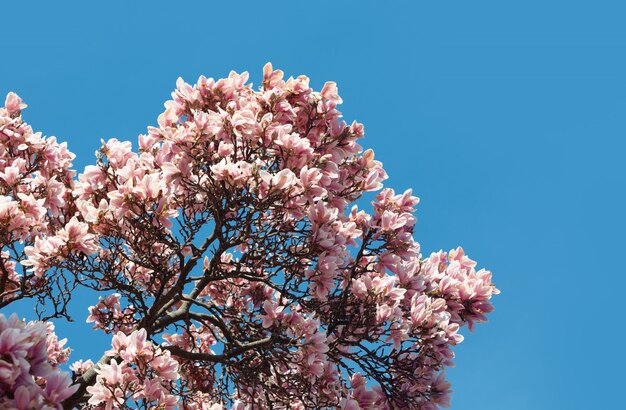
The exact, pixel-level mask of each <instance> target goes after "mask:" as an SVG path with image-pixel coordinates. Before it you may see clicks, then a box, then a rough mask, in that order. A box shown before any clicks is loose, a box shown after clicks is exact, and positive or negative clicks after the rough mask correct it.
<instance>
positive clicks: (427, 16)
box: [0, 1, 626, 410]
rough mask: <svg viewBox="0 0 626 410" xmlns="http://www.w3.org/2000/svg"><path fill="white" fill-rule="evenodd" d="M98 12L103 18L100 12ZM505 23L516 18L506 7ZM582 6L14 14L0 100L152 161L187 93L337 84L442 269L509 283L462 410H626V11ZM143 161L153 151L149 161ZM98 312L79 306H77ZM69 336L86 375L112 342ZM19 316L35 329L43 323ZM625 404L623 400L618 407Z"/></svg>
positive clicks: (25, 7) (459, 399)
mask: <svg viewBox="0 0 626 410" xmlns="http://www.w3.org/2000/svg"><path fill="white" fill-rule="evenodd" d="M87 3H90V4H87ZM503 3H506V4H503ZM621 4H624V3H621V2H618V1H615V2H603V1H595V2H577V1H550V2H547V1H524V2H502V1H471V2H470V1H445V2H444V1H430V2H425V1H397V2H387V4H385V5H384V6H383V2H369V1H358V2H357V1H353V2H327V1H315V2H286V1H285V2H281V1H271V2H270V1H267V2H249V3H246V2H232V3H228V2H223V4H221V5H220V4H217V3H215V4H210V3H209V2H198V3H189V2H176V4H175V3H174V2H158V1H153V2H124V3H122V2H112V1H109V2H107V3H106V6H100V5H93V4H91V2H73V3H69V2H64V3H63V5H62V4H61V2H58V3H57V2H54V3H53V2H49V3H48V2H45V3H44V2H41V3H35V2H27V1H22V2H5V3H3V5H2V9H1V14H2V17H1V18H0V38H1V42H0V47H1V50H2V59H1V61H0V94H2V96H4V95H5V94H6V93H7V92H8V91H10V90H13V91H16V92H17V93H19V94H20V96H22V97H23V98H24V100H25V102H27V103H28V104H29V108H28V109H27V110H26V112H25V118H26V120H27V121H28V122H30V123H31V124H32V125H33V126H34V128H35V129H36V130H41V131H43V132H44V133H45V134H46V135H56V136H58V137H59V139H60V140H64V141H68V142H69V145H70V148H71V150H72V151H74V152H75V153H76V154H77V156H78V157H77V159H76V161H75V168H76V169H78V170H82V169H83V168H84V166H85V165H88V164H90V163H92V162H93V161H94V156H93V153H94V151H95V150H96V149H97V148H98V147H99V144H100V138H105V139H108V138H110V137H116V138H119V139H130V140H132V141H133V142H134V141H136V136H137V134H139V133H142V132H145V129H146V126H148V125H154V124H155V123H156V117H157V115H158V114H159V113H160V112H161V111H162V107H163V106H162V103H163V102H164V101H165V100H167V99H168V98H169V93H170V92H171V90H172V89H173V88H174V84H175V81H176V78H177V77H178V76H182V77H183V78H184V79H185V80H187V82H195V80H196V79H197V77H198V76H199V75H200V74H205V75H207V76H212V77H216V78H219V77H223V76H225V75H227V74H228V72H229V70H231V69H233V70H236V71H244V70H248V71H250V73H251V79H252V81H253V82H254V83H255V84H257V85H258V84H259V82H260V79H261V70H262V67H263V64H264V63H265V62H267V61H272V62H273V63H274V66H275V67H276V68H280V69H282V70H284V71H285V72H286V74H287V75H288V76H289V75H294V76H295V75H298V74H307V75H309V76H310V77H311V79H312V84H313V86H314V87H315V88H317V89H320V88H321V86H322V85H323V84H324V82H325V81H327V80H333V81H336V82H337V83H338V85H339V90H340V94H341V96H342V97H343V99H344V101H345V103H344V105H343V106H342V107H340V108H341V109H342V111H343V113H344V115H345V118H346V119H347V120H348V121H351V120H352V119H357V120H359V121H360V122H363V123H364V124H365V129H366V139H365V140H363V145H364V146H366V147H371V148H374V150H375V151H376V155H377V158H378V159H380V160H382V161H383V162H384V164H385V167H386V170H387V171H388V173H389V174H390V177H391V178H390V180H389V181H388V185H389V186H391V187H394V188H396V189H405V188H407V187H413V188H414V191H415V193H416V194H417V195H419V196H420V197H421V199H422V203H421V205H420V206H419V209H418V216H419V224H418V227H417V230H416V238H417V239H418V240H419V241H420V242H421V244H422V248H423V250H424V252H425V253H429V252H431V251H436V250H439V249H440V248H443V249H449V248H452V247H455V246H457V245H458V244H461V245H463V246H464V248H465V249H466V251H467V252H468V253H469V255H470V256H471V257H473V258H474V259H476V260H477V261H478V262H479V265H480V266H481V267H486V268H488V269H490V270H492V271H493V272H494V278H495V281H496V283H497V285H498V287H499V288H500V289H501V290H502V294H501V295H500V296H498V297H497V298H496V299H495V305H496V311H495V312H494V313H493V314H492V315H491V317H490V322H489V323H488V324H486V325H482V326H479V327H478V328H477V330H476V331H475V333H474V334H468V333H469V332H467V330H465V331H464V334H465V335H466V336H467V338H466V340H465V342H464V343H462V344H461V345H460V346H458V348H457V349H456V352H457V360H456V362H457V367H456V368H454V369H451V370H450V371H449V376H450V379H451V380H452V382H453V388H454V390H455V394H454V396H453V408H454V409H498V410H499V409H511V410H513V409H586V408H617V407H618V403H619V402H622V401H623V400H622V398H621V396H622V395H621V388H622V384H623V380H624V377H623V369H624V365H625V360H624V330H623V327H624V325H623V321H624V319H623V311H624V308H623V306H624V305H623V301H624V287H625V285H626V280H625V279H624V275H625V273H626V272H625V269H624V257H625V256H626V253H625V252H624V247H625V246H624V245H626V243H625V240H624V231H625V228H626V223H625V222H626V221H625V217H624V210H625V198H626V195H625V188H626V186H625V183H624V182H625V181H624V180H625V176H626V173H625V171H626V169H625V168H626V166H625V161H624V156H625V151H624V150H625V148H626V144H625V143H624V137H625V136H626V117H625V115H624V113H625V110H626V79H625V73H626V57H625V51H626V25H625V23H624V21H625V20H624V18H625V17H626V14H625V13H626V7H625V6H623V5H621ZM135 146H136V145H135ZM80 303H82V305H80ZM80 303H79V305H80V306H79V309H77V310H75V312H78V313H77V317H76V319H77V323H76V324H71V325H67V324H64V323H58V326H57V328H58V330H59V333H61V334H62V335H64V336H66V337H68V338H69V344H70V345H71V346H72V347H73V348H74V350H75V352H74V354H73V355H72V359H78V358H80V357H92V358H93V359H97V358H98V357H99V356H100V354H101V353H102V351H103V349H104V348H105V347H106V342H103V341H102V340H100V338H98V337H96V336H95V335H93V334H92V333H90V332H88V331H86V330H85V329H89V327H88V325H84V324H83V322H84V318H85V317H86V310H85V308H86V306H87V305H88V304H93V303H94V302H93V301H87V300H84V301H80ZM17 308H19V309H20V310H19V313H20V315H22V316H27V317H30V316H31V313H30V309H29V306H28V305H24V304H21V305H17V306H15V307H10V308H9V309H5V312H4V313H10V311H11V309H17ZM618 398H619V399H618Z"/></svg>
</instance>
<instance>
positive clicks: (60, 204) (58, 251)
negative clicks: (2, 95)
mask: <svg viewBox="0 0 626 410" xmlns="http://www.w3.org/2000/svg"><path fill="white" fill-rule="evenodd" d="M25 107H26V104H24V103H22V100H21V99H20V98H19V97H18V96H17V95H16V94H14V93H9V94H8V95H7V97H6V100H5V106H4V108H0V244H2V249H1V254H0V306H4V305H6V304H8V303H9V302H11V301H13V300H16V299H19V298H21V297H24V296H31V295H33V294H36V293H37V292H38V291H39V288H40V287H41V286H42V285H43V284H44V283H45V279H46V278H42V275H43V273H44V271H45V269H44V268H43V267H42V268H39V267H38V263H39V261H41V259H57V258H63V257H65V256H67V253H68V252H71V251H72V250H73V249H75V248H74V247H73V246H70V245H68V241H70V240H72V239H81V238H70V236H72V235H74V232H73V231H72V230H73V229H74V228H73V227H75V226H76V223H73V224H72V225H70V226H67V227H66V226H65V225H66V223H67V222H68V221H69V220H70V218H71V216H72V215H73V212H74V209H73V201H72V190H71V188H72V180H73V178H74V171H71V170H70V169H69V168H70V166H71V164H72V159H73V158H74V154H72V153H71V152H69V151H68V150H67V144H66V143H58V142H57V140H56V138H54V137H50V138H44V137H42V135H41V134H40V133H35V132H33V130H32V128H31V127H30V126H29V125H28V124H27V123H25V122H24V121H23V120H22V110H23V109H24V108H25ZM84 228H85V227H84V226H83V229H84ZM57 234H60V236H58V237H57ZM87 239H89V238H87ZM77 245H78V248H76V249H83V250H84V246H87V247H90V246H93V243H89V244H82V243H77ZM81 245H82V248H81ZM24 246H25V247H26V253H27V254H31V255H33V254H37V258H34V259H33V260H30V259H28V258H27V256H26V255H25V254H24ZM33 246H34V247H35V248H36V250H35V252H32V250H33ZM91 250H93V248H91ZM44 255H45V256H44ZM17 262H22V263H23V264H25V265H26V266H34V273H35V275H32V274H30V273H27V274H26V275H24V274H22V275H20V274H18V272H17V270H16V263H17ZM41 262H42V263H43V261H41Z"/></svg>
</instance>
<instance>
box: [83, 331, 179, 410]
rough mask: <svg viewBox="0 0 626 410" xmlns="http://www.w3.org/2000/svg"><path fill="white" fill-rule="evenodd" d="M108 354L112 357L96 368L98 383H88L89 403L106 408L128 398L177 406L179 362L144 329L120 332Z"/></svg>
mask: <svg viewBox="0 0 626 410" xmlns="http://www.w3.org/2000/svg"><path fill="white" fill-rule="evenodd" d="M106 354H107V355H108V356H109V357H112V359H111V361H110V362H109V363H108V364H100V365H99V366H98V368H96V373H97V374H98V377H97V378H96V383H95V384H94V385H93V386H90V387H87V392H88V393H89V394H90V395H91V397H90V398H89V404H91V405H93V406H96V408H103V409H104V408H107V409H110V408H121V407H123V406H124V405H125V403H127V402H134V403H141V404H142V405H143V406H146V408H148V407H150V408H159V409H175V408H177V405H176V404H177V402H178V398H177V397H176V396H175V395H173V394H172V391H173V389H174V381H176V380H177V379H178V378H179V374H178V362H176V360H174V359H172V357H171V355H170V353H169V352H167V351H163V350H162V349H161V348H160V347H158V346H155V345H154V344H153V343H152V342H150V341H149V340H147V334H146V331H145V330H144V329H141V330H139V331H134V332H132V333H131V334H130V335H129V336H126V335H124V333H122V332H118V333H117V334H116V335H115V336H113V344H112V349H111V350H109V351H108V352H106Z"/></svg>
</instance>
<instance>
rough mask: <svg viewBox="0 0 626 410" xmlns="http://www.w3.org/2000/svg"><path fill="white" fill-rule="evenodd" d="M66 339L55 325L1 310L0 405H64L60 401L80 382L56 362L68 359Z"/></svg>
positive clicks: (19, 409)
mask: <svg viewBox="0 0 626 410" xmlns="http://www.w3.org/2000/svg"><path fill="white" fill-rule="evenodd" d="M65 342H66V340H65V339H63V340H61V341H59V340H58V338H57V337H56V335H55V334H54V326H52V325H51V324H48V325H47V326H46V324H45V323H42V322H37V323H35V322H31V323H28V324H26V323H24V322H23V321H22V320H20V319H18V318H17V315H15V314H14V315H12V316H11V317H10V318H8V319H7V318H6V317H5V316H4V315H2V314H0V407H1V408H3V409H17V410H29V409H34V408H37V409H61V408H62V407H61V406H60V403H61V402H62V401H63V400H65V399H66V398H68V397H70V396H71V395H72V394H73V393H74V391H75V390H76V388H77V387H78V386H71V380H70V377H69V374H67V373H66V372H63V371H61V370H59V369H58V368H57V367H56V366H57V365H58V364H61V363H63V362H65V361H66V360H67V356H68V354H69V349H64V348H63V345H64V344H65Z"/></svg>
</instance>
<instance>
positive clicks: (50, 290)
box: [0, 64, 498, 410]
mask: <svg viewBox="0 0 626 410" xmlns="http://www.w3.org/2000/svg"><path fill="white" fill-rule="evenodd" d="M247 79H248V75H247V73H243V74H241V75H240V74H236V73H234V72H233V73H231V74H230V75H229V76H228V78H225V79H221V80H218V81H215V80H213V79H207V78H205V77H200V78H199V80H198V82H197V84H195V85H193V86H192V85H189V84H186V83H185V82H184V81H183V80H181V79H179V80H178V82H177V88H176V90H175V91H174V92H173V94H172V96H173V99H172V100H171V101H167V102H166V103H165V112H164V113H163V114H161V115H160V116H159V118H158V127H150V128H148V133H147V134H146V135H140V136H139V147H138V149H137V150H133V148H132V146H131V143H130V142H122V141H118V140H116V139H111V140H109V141H107V142H103V145H102V148H101V149H100V150H99V151H98V153H97V161H96V163H95V165H91V166H88V167H86V168H85V170H84V172H83V173H82V174H80V175H78V176H76V174H75V172H74V171H72V170H71V166H72V159H73V158H74V155H73V154H72V153H70V152H69V151H68V150H67V147H66V144H65V143H58V142H57V141H56V139H55V138H52V137H51V138H44V137H42V135H41V134H40V133H34V132H33V130H32V129H31V127H30V126H28V125H27V124H26V123H25V122H24V121H23V119H22V114H21V112H22V109H23V108H25V107H26V105H25V104H23V103H22V101H21V99H20V98H19V97H18V96H16V95H15V94H13V93H10V94H9V95H8V96H7V98H6V102H5V107H4V108H3V109H0V243H1V245H2V249H1V252H2V253H1V258H0V307H2V309H3V311H10V310H11V307H10V305H11V303H13V302H15V301H17V300H20V299H23V298H33V304H34V305H36V306H37V311H38V313H39V317H40V318H41V319H42V321H38V322H30V323H25V322H23V321H22V320H20V319H19V318H18V317H17V316H15V315H12V316H10V317H7V316H8V314H7V315H0V332H1V333H0V407H2V408H16V409H20V410H24V409H33V408H37V409H38V408H53V409H54V408H56V409H61V408H64V409H72V408H80V409H112V408H140V409H148V408H150V409H152V408H158V409H174V408H184V409H212V410H215V409H222V408H233V409H239V410H242V409H320V408H341V409H350V410H353V409H436V408H438V407H439V406H442V407H445V406H448V405H449V403H450V397H449V394H450V384H449V383H448V382H447V381H446V379H445V374H444V369H445V368H446V367H447V366H451V365H452V359H453V357H454V354H453V352H452V350H451V348H452V346H454V345H456V344H457V343H460V342H461V341H462V340H463V336H461V335H460V334H459V330H460V328H461V327H462V326H464V325H468V327H469V328H470V330H471V329H472V326H473V325H474V324H475V323H479V322H483V321H485V314H486V313H488V312H490V311H492V310H493V307H492V305H491V303H490V302H489V300H490V298H491V296H492V295H493V294H495V293H498V291H497V289H496V288H495V287H494V285H493V284H492V283H491V273H490V272H488V271H486V270H482V269H481V270H476V263H475V262H474V261H472V260H471V259H469V258H468V257H467V256H466V255H465V254H464V252H463V250H462V249H461V248H458V249H455V250H451V251H449V252H438V253H433V254H431V255H430V256H428V257H424V256H422V255H421V254H420V247H419V245H418V243H417V242H415V240H414V239H413V236H412V232H413V227H414V225H415V217H414V216H413V212H414V207H415V205H416V204H417V203H418V199H417V198H416V197H414V196H412V194H411V191H410V190H407V191H405V192H404V193H401V194H396V193H395V192H394V191H393V190H391V189H382V188H383V185H382V181H383V180H385V179H386V178H387V175H386V174H385V171H384V170H383V168H382V165H381V163H380V162H379V161H376V160H375V159H374V153H373V152H372V151H371V150H366V151H363V149H362V148H361V146H360V145H359V144H358V143H357V140H358V139H359V138H361V137H363V126H362V125H361V124H358V123H356V122H354V123H352V124H351V125H347V124H345V123H344V122H342V121H341V120H340V118H341V115H340V113H339V111H338V110H337V108H336V107H337V105H338V104H340V103H341V98H340V97H339V95H338V94H337V87H336V85H335V84H334V83H332V82H329V83H326V84H325V85H324V87H323V88H322V90H321V91H320V92H316V91H313V90H312V89H311V88H310V87H309V79H308V78H307V77H305V76H300V77H298V78H289V79H288V80H284V79H283V73H282V72H281V71H279V70H273V68H272V66H271V65H270V64H268V65H266V66H265V68H264V70H263V83H262V85H261V87H260V89H259V90H258V91H255V90H254V89H253V88H252V86H251V85H250V84H247ZM369 191H378V194H377V195H376V196H375V199H374V200H373V201H372V202H371V209H370V208H369V207H368V210H367V211H366V210H364V209H359V207H358V206H357V205H356V204H355V202H356V201H357V200H358V199H359V198H361V197H362V195H363V194H364V193H365V192H369ZM372 197H373V195H372ZM77 287H86V288H89V289H92V290H94V291H97V292H98V293H99V294H100V297H99V299H98V300H94V301H93V306H91V307H89V316H88V317H87V322H90V323H93V328H94V329H96V330H98V331H102V332H105V333H107V334H110V335H111V349H110V350H108V351H105V352H103V355H102V357H101V358H100V359H99V360H97V362H96V363H93V362H92V361H90V360H86V361H82V360H79V361H76V362H74V363H73V364H72V365H71V366H69V370H70V371H71V372H70V371H66V370H68V369H67V368H65V367H64V366H62V365H63V364H64V363H68V356H69V352H70V350H69V349H68V348H66V347H65V343H66V340H65V339H63V340H59V339H58V338H57V336H56V335H55V333H54V327H53V325H52V324H51V322H49V321H47V320H49V319H52V318H60V317H66V318H69V314H68V310H67V307H68V303H69V302H70V296H71V292H72V290H74V289H75V288H77ZM42 306H43V307H45V310H43V309H41V308H42ZM64 369H66V370H64Z"/></svg>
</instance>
